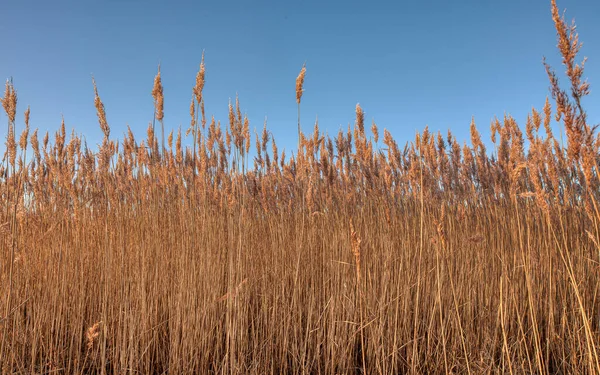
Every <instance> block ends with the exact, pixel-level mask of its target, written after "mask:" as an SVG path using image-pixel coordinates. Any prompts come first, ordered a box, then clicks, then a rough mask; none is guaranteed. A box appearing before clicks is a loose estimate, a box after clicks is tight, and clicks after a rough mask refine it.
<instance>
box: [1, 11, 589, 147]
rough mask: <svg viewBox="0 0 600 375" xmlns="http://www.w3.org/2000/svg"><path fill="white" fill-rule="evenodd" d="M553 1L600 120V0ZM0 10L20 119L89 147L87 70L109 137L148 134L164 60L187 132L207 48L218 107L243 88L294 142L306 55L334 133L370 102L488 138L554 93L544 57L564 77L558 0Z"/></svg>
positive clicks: (172, 104)
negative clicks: (575, 44)
mask: <svg viewBox="0 0 600 375" xmlns="http://www.w3.org/2000/svg"><path fill="white" fill-rule="evenodd" d="M558 5H559V8H560V9H561V10H564V9H565V8H566V10H567V13H566V17H567V20H569V21H570V20H572V19H575V21H576V23H577V25H578V31H579V34H580V40H581V41H582V42H583V43H584V46H583V49H582V56H583V55H585V56H587V57H588V58H589V61H588V63H587V65H586V74H585V76H586V77H587V78H588V79H589V81H590V83H591V90H592V95H590V96H589V97H588V99H587V100H586V101H585V102H584V104H585V105H586V107H587V109H588V113H589V120H590V122H592V123H599V122H600V106H599V105H598V100H599V99H600V95H599V94H597V93H596V87H598V86H597V85H600V23H599V22H597V21H598V17H599V16H600V1H598V0H558ZM0 13H1V14H2V16H3V17H2V21H1V22H0V34H1V35H2V44H3V48H2V50H3V53H2V58H0V78H2V79H4V78H8V77H13V80H14V84H15V87H16V89H17V94H18V97H19V108H18V113H19V117H18V119H17V122H18V123H17V127H18V129H17V131H20V130H21V129H22V127H23V120H22V119H23V116H22V114H23V111H24V110H25V109H26V107H27V105H31V126H32V127H33V128H40V130H41V131H42V132H45V131H46V130H50V131H51V132H52V133H51V134H53V132H54V131H56V130H57V129H58V127H59V125H60V121H61V116H62V115H64V118H65V122H66V126H67V130H68V132H70V131H71V129H75V131H76V132H77V133H80V134H84V135H85V136H86V138H87V141H88V143H89V144H90V146H93V145H96V144H98V143H100V141H101V132H100V129H99V126H98V122H97V119H96V117H95V116H96V114H95V109H94V101H93V99H94V97H93V89H92V82H91V76H92V74H93V75H94V77H95V78H96V81H97V83H98V89H99V92H100V96H101V98H102V100H103V102H104V104H105V107H106V112H107V118H108V122H109V125H110V126H111V137H118V138H121V139H122V137H123V133H124V132H125V131H126V126H127V125H130V126H131V128H132V130H133V131H134V133H135V135H136V138H137V139H138V140H140V139H142V138H145V136H146V132H145V130H146V128H147V126H148V123H149V122H150V121H151V120H152V115H153V101H152V97H151V94H150V92H151V90H152V85H153V78H154V75H155V74H156V69H157V65H158V64H159V62H160V64H161V72H162V79H163V84H164V93H165V126H166V129H172V128H177V127H178V126H179V125H181V127H182V129H183V130H184V131H185V129H187V127H188V126H189V103H190V99H191V93H192V87H193V85H194V82H195V75H196V72H197V71H198V66H199V63H200V59H201V55H202V51H203V50H204V51H205V63H206V69H207V70H206V86H205V91H204V96H205V102H206V113H207V115H208V116H209V117H210V115H212V114H214V115H215V117H216V119H217V120H221V122H222V123H223V124H225V123H227V121H228V117H227V105H228V100H229V98H232V100H234V99H235V95H236V93H237V94H239V98H240V103H241V108H242V112H243V113H246V114H247V115H248V117H249V119H250V125H251V128H256V129H257V130H258V131H259V132H260V130H261V128H262V125H263V122H264V119H265V116H266V117H268V127H269V129H270V130H271V131H272V133H273V134H274V135H275V138H276V140H277V143H278V146H279V149H280V150H281V149H283V148H285V149H286V150H287V154H288V155H289V152H290V151H292V150H293V149H294V145H295V144H296V142H297V139H296V138H297V135H296V121H297V107H296V101H295V79H296V76H297V75H298V72H299V71H300V68H301V67H302V64H303V63H304V62H305V61H306V66H307V74H306V80H305V87H304V88H305V92H304V96H303V98H302V126H303V129H304V130H305V131H307V132H308V131H311V130H312V127H313V125H314V120H315V118H316V116H318V118H319V124H320V127H321V129H322V130H324V131H328V132H329V134H330V135H334V134H335V133H336V132H337V131H338V129H339V128H340V126H341V127H343V128H346V127H347V125H348V124H349V123H352V122H353V121H354V108H355V106H356V103H360V104H361V106H362V107H363V109H364V111H365V119H366V121H367V123H368V125H370V123H371V120H375V122H376V123H377V124H378V125H379V127H380V131H382V129H383V128H386V129H388V130H389V131H390V132H391V133H392V135H393V136H394V138H395V139H396V140H397V141H399V142H400V143H401V144H404V142H405V141H407V140H412V139H413V138H414V134H415V131H416V130H422V129H423V128H424V127H425V125H429V127H430V129H431V130H434V131H436V130H441V131H443V132H444V134H445V132H446V131H447V129H451V130H452V131H453V132H454V133H455V134H456V135H457V136H458V137H459V138H460V139H464V140H468V139H469V123H470V120H471V116H475V121H476V123H477V124H478V127H479V128H480V131H481V132H482V134H483V135H484V136H485V138H486V141H487V142H489V137H488V135H489V124H490V120H491V119H492V118H493V117H494V116H495V115H497V116H498V117H499V118H502V116H503V114H504V113H505V111H506V112H508V113H510V114H512V115H513V116H514V117H515V118H516V119H517V121H518V122H519V124H521V125H522V126H523V127H524V124H525V118H526V115H527V112H528V111H530V109H531V107H532V106H535V107H536V108H537V109H539V110H541V108H542V106H543V104H544V100H545V97H546V95H548V94H549V91H548V86H549V84H548V79H547V77H546V73H545V71H544V67H543V65H542V57H543V56H546V57H547V58H548V61H549V62H550V63H551V64H552V65H553V66H554V67H555V68H556V70H557V71H559V72H560V73H561V74H560V77H561V78H563V77H564V76H563V75H562V72H563V70H562V65H561V63H560V59H559V55H558V52H557V50H556V33H555V30H554V27H553V23H552V19H551V15H550V1H549V0H527V1H525V0H504V1H489V0H461V1H449V0H420V1H417V0H411V1H389V2H380V1H354V0H346V1H337V0H336V1H316V0H310V1H303V0H297V1H270V2H267V1H254V0H252V1H238V0H233V1H210V2H209V1H189V2H184V1H176V0H173V1H150V0H143V1H142V0H104V1H95V2H92V1H64V0H54V1H28V0H20V1H3V2H2V4H1V5H0ZM561 82H562V83H563V84H566V83H567V82H566V80H565V79H564V78H563V79H562V81H561ZM564 87H566V86H564ZM0 121H1V122H2V123H4V122H5V121H6V116H5V115H4V113H2V115H0ZM5 133H6V127H5V126H0V136H2V137H4V136H5Z"/></svg>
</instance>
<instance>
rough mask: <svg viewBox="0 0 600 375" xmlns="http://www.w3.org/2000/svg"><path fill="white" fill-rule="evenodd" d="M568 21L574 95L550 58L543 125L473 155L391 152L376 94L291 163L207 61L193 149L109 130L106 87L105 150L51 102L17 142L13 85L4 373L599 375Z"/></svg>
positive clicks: (595, 279)
mask: <svg viewBox="0 0 600 375" xmlns="http://www.w3.org/2000/svg"><path fill="white" fill-rule="evenodd" d="M552 16H553V19H554V22H555V25H556V29H557V32H558V40H559V51H560V52H561V54H562V56H563V59H564V60H563V62H564V63H565V66H566V75H567V78H568V79H569V82H570V88H568V89H563V88H561V87H560V86H559V81H558V78H557V75H556V74H555V73H554V71H553V70H552V69H551V68H550V67H549V66H546V69H547V72H548V76H549V79H550V84H551V92H550V93H551V96H552V99H553V101H554V104H553V106H554V110H553V109H552V105H551V103H550V101H549V100H546V102H545V104H544V106H543V109H542V110H540V111H536V110H535V109H532V113H531V116H530V118H529V119H528V121H527V124H526V125H525V135H524V134H523V132H522V131H521V128H520V127H519V125H518V124H517V123H516V121H515V120H514V119H513V118H511V117H510V116H506V117H505V118H503V119H501V120H500V119H498V120H495V121H493V122H492V126H491V129H492V143H493V144H494V149H493V156H492V153H490V152H489V151H488V150H486V147H485V144H484V142H483V141H482V139H481V135H480V133H479V131H478V129H477V126H476V124H475V122H474V121H472V126H471V144H470V145H468V144H466V143H465V144H461V143H460V141H459V140H458V139H456V138H455V137H454V136H453V135H452V133H451V132H448V134H447V136H443V135H442V134H440V133H435V134H434V133H431V132H430V131H429V130H428V129H425V130H424V131H423V132H421V133H418V134H417V135H416V137H415V140H414V141H413V142H410V143H408V144H407V145H406V147H404V148H401V147H399V146H398V144H397V143H396V141H395V140H394V139H393V138H392V136H391V133H390V132H389V131H387V130H385V129H384V130H383V144H379V143H377V141H378V138H379V130H378V128H377V126H376V125H375V124H373V125H372V127H371V131H372V133H373V134H372V135H373V136H372V137H370V136H367V134H366V131H365V127H364V111H363V109H362V108H361V107H360V106H359V105H357V106H356V122H355V126H354V128H348V130H347V131H340V132H339V133H338V134H337V136H335V137H334V138H333V139H330V138H329V137H328V136H326V135H324V134H322V133H321V132H320V131H319V127H318V125H315V128H314V131H313V134H310V135H304V134H303V133H302V132H301V130H300V122H299V121H298V125H299V129H298V131H299V134H298V135H299V137H298V141H299V150H298V152H297V154H296V155H294V156H292V157H291V158H289V159H286V157H285V154H284V153H281V154H279V153H278V149H277V146H276V144H275V140H274V139H273V137H272V135H271V134H270V133H269V132H268V130H267V128H266V126H265V127H264V129H263V131H262V133H261V134H255V141H256V146H255V148H254V149H253V150H251V147H250V145H251V134H250V131H249V122H248V119H247V118H245V117H242V114H241V109H240V103H239V100H237V99H236V103H235V106H234V105H233V104H231V103H230V107H229V121H228V124H227V125H225V126H223V127H222V126H221V125H220V123H218V122H216V121H215V119H214V118H213V119H212V121H211V123H210V124H209V126H208V127H206V118H205V114H204V100H203V97H202V90H203V87H204V81H205V65H204V58H203V59H202V63H201V65H200V70H199V73H198V76H197V77H196V85H195V86H194V89H193V92H192V103H191V106H190V115H191V126H190V129H189V131H188V134H189V133H192V134H191V138H192V142H193V145H192V146H191V147H189V146H188V147H185V146H183V145H182V135H181V131H179V133H178V134H177V135H176V140H175V146H173V133H171V134H170V135H169V137H168V148H167V147H166V146H165V144H164V132H163V134H162V139H161V142H162V147H161V148H159V146H158V139H157V138H156V136H155V133H154V126H153V124H150V126H149V127H148V133H147V137H146V138H145V139H143V140H136V139H135V137H134V135H133V133H132V132H131V131H128V134H127V136H126V137H125V138H124V139H123V140H122V141H119V140H114V139H111V138H110V128H109V125H108V123H107V122H106V115H105V109H104V105H103V104H102V101H101V99H100V95H99V93H98V89H97V87H96V83H95V81H94V82H93V86H94V94H95V104H96V109H97V114H98V119H99V124H100V127H101V129H102V131H103V133H104V140H103V143H102V146H101V148H100V150H98V152H93V151H92V150H90V149H88V148H87V147H86V146H85V144H84V143H83V144H82V141H81V139H80V138H79V137H78V136H76V135H74V134H72V135H71V136H70V139H68V140H67V134H66V131H65V127H64V123H63V125H62V126H61V128H60V129H59V131H58V132H56V134H55V136H54V141H53V142H51V141H50V136H49V134H47V133H46V134H45V136H44V137H43V141H42V142H41V143H40V142H39V140H38V131H37V130H34V131H33V132H32V134H31V135H29V109H27V112H26V113H27V114H26V124H25V126H24V127H23V130H22V132H21V133H20V134H21V137H20V138H19V140H18V142H17V139H16V137H17V135H16V134H17V133H16V127H17V124H16V123H15V113H16V107H17V96H16V90H15V88H14V87H13V85H12V83H11V82H8V83H7V85H6V90H5V94H4V97H3V99H2V105H3V107H4V109H5V112H6V113H7V114H8V128H7V129H8V132H7V134H8V135H7V140H6V150H5V153H4V159H3V161H2V165H1V166H0V196H1V197H2V199H1V200H0V235H1V236H2V240H1V241H0V285H1V288H0V290H1V291H2V292H1V293H0V334H1V335H2V337H1V346H0V366H1V367H0V372H1V373H2V374H14V373H19V374H21V373H23V374H25V373H27V374H31V373H36V374H38V373H39V374H41V373H44V374H47V373H62V374H84V373H86V374H87V373H101V374H108V373H110V374H112V373H119V374H121V373H143V374H162V373H172V374H179V373H196V374H198V373H201V374H207V373H232V374H233V373H244V374H246V373H249V374H265V373H269V374H283V373H286V374H287V373H293V374H305V373H315V374H351V373H352V374H356V373H368V374H399V373H414V374H417V373H422V374H434V373H446V374H447V373H472V374H479V373H510V374H523V373H530V374H531V373H554V374H567V373H578V374H584V373H585V374H592V373H595V374H599V373H600V364H599V358H598V345H599V344H600V314H599V311H600V298H599V297H598V296H599V294H600V293H599V292H600V272H599V264H600V245H599V244H600V213H599V209H598V199H599V196H600V180H599V178H598V173H599V169H598V165H599V162H600V157H599V155H600V152H599V151H600V137H598V136H597V135H595V133H594V128H593V127H592V126H590V125H589V124H588V122H587V117H586V113H585V110H584V109H583V107H582V105H581V99H582V98H583V97H584V96H585V95H587V93H588V91H589V88H588V86H587V83H584V82H583V81H582V73H583V64H581V65H578V64H577V63H576V62H575V59H576V56H577V52H578V48H579V47H578V45H579V44H578V39H577V34H576V33H575V32H574V28H573V27H569V26H567V25H566V24H565V22H564V20H563V18H562V17H559V15H558V9H557V7H556V4H555V2H554V0H552ZM304 74H305V68H304V67H303V69H302V71H301V73H300V75H299V76H298V78H297V81H296V95H297V96H296V100H297V104H298V105H300V99H301V96H302V92H303V84H304ZM155 82H156V84H155V90H153V95H154V100H155V105H156V107H155V116H156V119H158V120H159V121H161V125H162V119H163V115H164V114H163V111H162V102H163V98H162V86H161V83H160V71H159V73H158V75H157V78H156V81H155ZM34 111H35V109H34ZM200 116H201V117H200ZM552 116H554V117H555V118H557V119H559V120H560V121H562V124H563V125H564V128H565V132H566V137H567V146H565V147H563V146H561V143H560V142H559V141H557V138H556V136H555V135H554V134H553V133H552V131H551V130H552V129H551V127H550V121H551V117H552ZM542 123H543V127H544V132H543V134H541V133H540V129H541V128H542ZM200 126H201V127H202V129H200ZM161 130H162V129H161ZM269 143H271V145H270V146H269ZM28 145H31V148H32V150H33V152H32V153H30V154H26V150H27V148H28ZM249 152H251V153H252V154H253V155H255V158H254V159H253V163H254V164H253V167H250V165H249V161H251V160H249V155H250V154H249Z"/></svg>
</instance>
